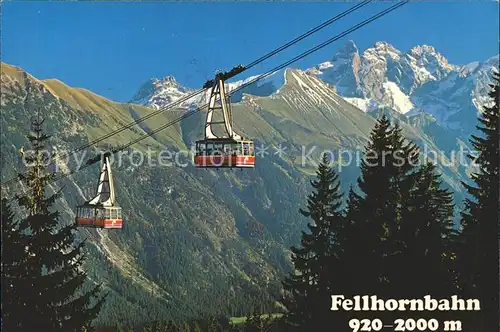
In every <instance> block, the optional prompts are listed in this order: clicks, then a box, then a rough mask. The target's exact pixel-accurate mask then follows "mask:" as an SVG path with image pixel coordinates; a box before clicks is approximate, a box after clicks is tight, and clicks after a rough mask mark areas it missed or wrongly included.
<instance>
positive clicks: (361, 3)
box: [2, 0, 372, 186]
mask: <svg viewBox="0 0 500 332" xmlns="http://www.w3.org/2000/svg"><path fill="white" fill-rule="evenodd" d="M371 1H372V0H365V1H363V2H360V3H358V4H357V5H355V6H353V7H351V8H349V9H348V10H345V11H344V12H342V13H340V14H338V15H336V16H334V17H332V18H330V19H329V20H327V21H325V22H323V23H322V24H320V25H318V26H316V27H315V28H313V29H311V30H309V31H307V32H305V33H304V34H302V35H300V36H299V37H296V38H295V39H293V40H291V41H289V42H288V43H286V44H284V45H282V46H280V47H278V48H276V49H274V50H273V51H271V52H269V53H267V54H266V55H264V56H262V57H260V58H258V59H257V60H255V61H253V62H251V63H249V64H248V65H246V66H244V67H243V69H242V70H241V71H239V72H238V74H241V73H242V72H244V71H245V70H248V69H250V68H252V67H254V66H255V65H257V64H259V63H261V62H263V61H265V60H266V59H268V58H270V57H272V56H273V55H276V54H277V53H279V52H281V51H283V50H285V49H287V48H288V47H290V46H292V45H294V44H296V43H298V42H299V41H301V40H303V39H305V38H306V37H308V36H310V35H312V34H314V33H316V32H318V31H319V30H321V29H323V28H325V27H327V26H328V25H330V24H332V23H334V22H336V21H338V20H339V19H341V18H343V17H345V16H347V15H349V14H351V13H352V12H354V11H356V10H358V9H360V8H361V7H363V6H365V5H367V4H368V3H370V2H371ZM238 74H236V75H238ZM236 75H234V76H236ZM206 90H208V88H202V89H198V90H196V91H193V92H192V93H190V94H189V95H186V96H183V97H181V98H179V99H177V100H176V101H174V102H172V103H170V104H168V105H166V106H163V107H161V108H160V109H158V110H156V111H154V112H152V113H150V114H148V115H145V116H143V117H142V118H139V119H137V120H134V121H133V122H130V123H129V124H127V125H125V126H123V127H121V128H119V129H116V130H114V131H112V132H110V133H108V134H106V135H104V136H101V137H99V138H97V139H94V140H92V141H90V142H88V143H86V144H84V145H82V146H80V147H78V148H76V149H74V150H73V151H71V152H68V153H65V154H63V155H61V156H57V157H56V158H55V160H54V161H52V163H51V165H52V164H54V163H55V162H56V161H57V160H61V159H64V158H67V157H69V156H70V155H73V154H75V153H77V152H80V151H82V150H85V149H87V148H89V147H91V146H93V145H95V144H97V143H100V142H102V141H103V140H105V139H108V138H110V137H112V136H114V135H116V134H119V133H121V132H123V131H124V130H127V129H130V128H132V127H133V126H135V125H137V124H139V123H141V122H144V121H146V120H148V119H150V118H152V117H154V116H156V115H158V114H160V113H163V112H165V111H166V110H169V109H172V108H174V107H176V106H179V105H180V104H182V103H183V102H185V101H188V100H189V99H191V98H194V97H196V96H197V95H199V94H200V93H203V92H205V91H206ZM15 181H17V177H15V178H12V179H11V180H8V181H6V182H4V183H3V184H2V186H6V185H9V184H11V183H13V182H15Z"/></svg>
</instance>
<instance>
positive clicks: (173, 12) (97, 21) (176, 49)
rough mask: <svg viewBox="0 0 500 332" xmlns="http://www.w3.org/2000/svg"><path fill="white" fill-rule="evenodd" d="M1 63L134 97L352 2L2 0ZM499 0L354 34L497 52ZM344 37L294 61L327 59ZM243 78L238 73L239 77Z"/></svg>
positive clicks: (220, 65) (399, 14) (395, 15)
mask: <svg viewBox="0 0 500 332" xmlns="http://www.w3.org/2000/svg"><path fill="white" fill-rule="evenodd" d="M2 5H3V13H2V14H3V15H2V19H3V22H2V45H1V47H2V61H3V62H6V63H9V64H13V65H16V66H20V67H22V68H23V69H25V70H26V71H28V72H29V73H31V74H32V75H34V76H35V77H37V78H40V79H45V78H57V79H59V80H61V81H63V82H64V83H66V84H68V85H70V86H74V87H82V88H86V89H89V90H91V91H93V92H95V93H98V94H100V95H103V96H106V97H108V98H111V99H113V100H116V101H128V100H130V99H131V98H132V97H133V95H134V94H135V93H136V91H137V90H138V88H139V86H140V85H141V84H142V83H144V82H145V81H146V80H147V79H149V78H151V77H163V76H166V75H170V74H171V75H174V76H175V77H176V79H177V80H178V81H179V82H180V83H181V84H183V85H185V86H189V87H192V88H199V87H201V85H202V84H203V83H204V81H205V80H206V79H208V78H211V76H212V75H213V74H214V72H215V70H216V69H230V68H232V67H233V66H235V65H237V64H240V63H242V64H246V63H249V62H251V61H253V60H255V59H257V58H259V57H260V56H262V55H264V54H265V53H267V52H269V51H271V50H273V49H274V48H276V47H277V46H281V45H282V44H283V43H286V42H287V41H289V40H291V39H293V38H295V37H297V36H299V35H300V34H302V33H304V32H305V31H307V30H309V29H311V28H313V27H315V26H316V25H318V24H320V23H322V22H323V21H325V20H327V19H329V18H330V17H332V16H334V15H335V14H338V13H340V12H341V11H343V10H345V9H347V8H350V7H352V6H353V5H354V3H353V2H317V3H305V2H288V3H287V2H243V3H241V2H240V3H236V2H219V3H216V2H208V3H194V2H185V3H182V2H166V3H158V2H145V3H144V2H143V3H140V2H134V3H132V2H123V3H119V2H111V3H106V2H4V3H3V4H2ZM388 6H390V4H389V3H387V2H386V3H373V4H369V5H367V6H365V7H363V8H362V9H360V10H359V11H356V12H355V13H353V14H351V15H349V16H347V17H345V18H343V19H341V20H340V21H338V22H336V23H334V24H332V25H331V26H329V27H327V28H325V29H324V30H321V31H320V32H319V33H317V34H315V35H313V36H311V37H308V38H307V39H305V40H303V41H302V42H300V43H299V44H297V45H295V46H293V47H291V48H290V49H288V50H286V51H284V52H282V53H280V54H278V55H276V56H275V57H273V58H271V59H269V60H267V61H265V62H264V63H262V64H261V65H258V66H256V67H255V68H253V69H252V70H251V71H249V72H248V75H254V74H258V73H260V72H264V71H266V70H268V69H271V68H273V67H275V66H277V65H279V64H281V63H283V62H285V61H287V60H289V59H290V58H292V57H294V56H295V55H298V54H299V53H301V52H303V51H305V50H307V49H308V48H311V47H313V46H315V45H317V44H319V43H321V42H322V41H324V40H326V39H328V38H330V37H332V36H335V35H336V34H338V33H340V32H341V31H342V30H344V29H346V28H349V27H351V26H352V25H355V24H357V23H358V22H360V21H361V20H362V19H365V18H368V17H369V16H371V15H373V14H375V13H376V12H378V11H380V10H382V9H384V8H387V7H388ZM498 8H499V5H498V2H493V1H489V2H486V1H464V2H448V3H446V2H434V3H433V2H417V3H409V4H407V5H405V6H403V7H402V8H400V9H397V10H396V11H394V12H392V13H390V14H388V15H387V16H384V17H383V18H381V19H380V20H377V21H375V22H374V23H372V24H369V25H367V26H366V27H363V28H361V29H360V30H358V31H356V32H354V33H352V34H350V35H349V36H347V37H345V38H344V40H347V39H352V40H354V42H355V43H356V45H357V46H358V48H359V49H360V50H364V49H365V48H367V47H370V46H371V45H373V44H374V43H375V42H376V41H380V40H384V41H387V42H389V43H391V44H392V45H394V46H395V47H396V48H398V49H400V50H401V51H407V50H408V49H410V48H411V47H413V46H415V45H421V44H428V45H433V46H434V47H436V49H437V50H438V51H439V52H441V53H442V54H443V55H444V56H446V57H447V58H448V59H449V60H450V62H451V63H454V64H466V63H468V62H472V61H476V60H480V61H481V60H486V59H487V58H489V57H491V56H493V55H495V54H497V53H498V48H499V43H498V39H499V36H498V25H499V22H498V15H499V11H498ZM343 43H344V42H343V40H340V41H338V42H335V43H333V44H331V45H330V46H327V47H326V48H324V49H322V50H321V51H318V52H317V53H314V54H312V55H310V56H308V57H306V58H305V59H303V60H300V61H299V62H297V63H296V64H294V65H293V66H294V67H296V68H308V67H311V66H313V65H315V64H317V63H320V62H323V61H327V60H329V59H330V58H331V57H332V56H333V54H335V52H336V49H337V48H338V47H340V46H342V44H343ZM241 78H243V77H240V76H238V79H241Z"/></svg>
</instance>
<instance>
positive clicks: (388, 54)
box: [363, 41, 401, 60]
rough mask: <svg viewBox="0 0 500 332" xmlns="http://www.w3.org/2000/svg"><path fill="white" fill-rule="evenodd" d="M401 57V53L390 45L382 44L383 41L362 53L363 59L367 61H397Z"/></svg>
mask: <svg viewBox="0 0 500 332" xmlns="http://www.w3.org/2000/svg"><path fill="white" fill-rule="evenodd" d="M400 56H401V52H400V51H399V50H397V49H396V48H395V47H394V46H392V45H391V44H389V43H387V42H384V41H379V42H376V43H375V45H374V46H373V47H370V48H367V49H366V50H365V51H364V52H363V57H364V58H367V59H370V58H371V59H373V60H375V59H387V58H390V59H394V60H397V59H399V58H400Z"/></svg>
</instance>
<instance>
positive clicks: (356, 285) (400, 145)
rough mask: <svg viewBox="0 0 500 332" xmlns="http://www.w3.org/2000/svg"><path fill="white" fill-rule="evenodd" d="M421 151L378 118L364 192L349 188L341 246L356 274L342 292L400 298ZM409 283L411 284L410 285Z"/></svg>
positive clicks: (367, 152)
mask: <svg viewBox="0 0 500 332" xmlns="http://www.w3.org/2000/svg"><path fill="white" fill-rule="evenodd" d="M418 152H419V149H418V147H417V146H416V145H415V144H414V143H412V142H408V141H406V140H405V139H404V137H403V135H402V129H401V127H400V126H399V125H395V126H394V127H393V128H391V123H390V121H389V120H388V119H387V117H386V116H385V115H383V116H382V117H381V118H380V119H379V120H378V121H377V123H376V125H375V127H374V129H373V130H372V133H371V135H370V140H369V143H368V145H367V147H366V150H365V155H364V158H363V160H362V161H361V176H360V178H359V179H358V186H359V189H360V191H361V193H360V194H358V193H356V191H355V190H354V189H352V188H351V190H350V192H349V199H348V208H347V220H348V221H349V223H348V227H346V228H345V232H343V233H344V240H343V246H342V247H343V250H344V254H343V262H344V264H345V265H344V269H345V270H346V271H349V272H350V274H351V278H350V286H349V285H347V286H346V288H345V290H346V291H345V292H343V293H341V294H343V295H346V296H349V295H350V296H352V295H359V294H366V295H377V296H378V297H383V298H398V297H399V296H401V288H402V287H401V286H402V285H401V284H400V283H398V280H397V279H398V278H399V277H400V276H399V275H398V272H399V271H400V270H401V266H400V265H399V261H400V256H401V254H402V252H403V249H404V243H403V241H402V239H401V234H400V230H401V224H402V223H403V222H404V220H403V216H404V214H405V210H406V204H407V200H408V192H409V190H410V189H411V188H412V186H413V184H414V181H415V173H416V166H417V162H418V158H419V153H418ZM404 286H405V287H404V288H406V289H407V288H409V286H408V284H405V285H404ZM370 315H372V313H367V314H366V318H368V319H369V318H375V316H378V315H379V313H376V314H375V313H374V314H373V315H374V316H373V317H370ZM387 315H390V313H388V314H387ZM377 318H380V317H377ZM387 319H389V316H387ZM342 330H345V331H347V330H348V329H347V328H344V329H342Z"/></svg>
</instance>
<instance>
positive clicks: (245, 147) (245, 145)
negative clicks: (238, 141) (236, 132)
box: [243, 143, 250, 156]
mask: <svg viewBox="0 0 500 332" xmlns="http://www.w3.org/2000/svg"><path fill="white" fill-rule="evenodd" d="M249 154H250V147H249V144H248V143H243V155H245V156H248V155H249Z"/></svg>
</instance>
